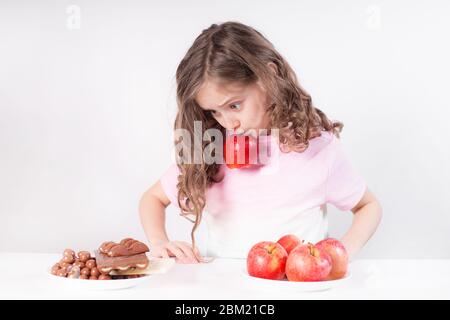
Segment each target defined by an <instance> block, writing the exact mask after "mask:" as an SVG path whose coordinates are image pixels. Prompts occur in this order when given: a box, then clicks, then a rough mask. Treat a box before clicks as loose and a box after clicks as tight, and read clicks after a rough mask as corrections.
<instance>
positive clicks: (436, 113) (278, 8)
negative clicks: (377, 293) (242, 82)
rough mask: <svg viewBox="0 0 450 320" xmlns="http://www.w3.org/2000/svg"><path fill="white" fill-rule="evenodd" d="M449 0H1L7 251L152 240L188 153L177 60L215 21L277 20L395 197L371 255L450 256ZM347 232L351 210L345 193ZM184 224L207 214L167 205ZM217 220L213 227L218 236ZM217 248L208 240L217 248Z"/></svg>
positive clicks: (305, 79)
mask: <svg viewBox="0 0 450 320" xmlns="http://www.w3.org/2000/svg"><path fill="white" fill-rule="evenodd" d="M449 9H450V4H449V3H448V2H447V1H433V2H425V1H392V2H388V1H375V0H373V1H339V2H337V1H331V0H330V1H314V2H312V1H285V2H283V4H282V3H281V2H274V1H236V0H232V1H231V0H229V1H226V2H219V1H217V2H213V1H195V2H193V1H167V0H165V1H159V2H156V1H121V2H119V1H87V0H86V1H80V0H71V1H57V0H53V1H31V0H29V1H4V0H0V108H1V109H0V251H22V252H59V251H61V250H63V249H64V248H66V247H72V248H74V249H89V248H95V247H97V246H98V245H99V244H100V243H101V242H102V241H106V240H119V239H120V238H122V237H125V236H133V237H136V238H138V239H142V240H144V239H145V237H144V234H143V231H142V229H141V226H140V223H139V219H138V211H137V207H138V201H139V198H140V197H141V195H142V193H143V192H144V191H145V189H147V188H148V187H149V186H150V185H151V184H152V183H153V182H154V181H155V180H156V179H158V178H159V177H160V175H161V174H162V172H163V171H164V170H165V169H166V168H167V167H168V166H169V165H170V163H171V161H172V154H171V152H172V146H171V144H170V142H171V140H172V139H171V129H172V121H173V118H174V115H175V110H176V101H175V78H174V77H175V70H176V67H177V65H178V63H179V62H180V60H181V58H182V57H183V55H184V53H185V52H186V50H187V49H188V47H189V46H190V45H191V44H192V42H193V40H194V39H195V37H196V36H197V35H198V34H199V33H200V32H201V31H202V30H203V29H205V28H207V27H208V26H209V25H210V24H212V23H220V22H225V21H228V20H234V21H240V22H243V23H246V24H249V25H251V26H253V27H254V28H256V29H258V30H259V31H261V32H262V33H263V34H264V35H265V36H266V37H267V38H268V39H269V40H270V41H271V42H272V43H273V44H274V45H275V47H276V48H277V49H278V50H279V52H280V53H281V54H282V55H283V56H284V57H285V58H286V59H287V61H288V62H289V63H290V64H291V66H292V67H293V68H294V70H295V71H296V73H297V76H298V78H299V80H300V82H301V83H302V85H303V87H304V88H305V89H306V90H307V91H309V93H310V94H311V95H312V98H313V102H314V103H315V105H316V106H318V107H319V108H321V109H322V110H323V111H324V112H325V113H326V114H327V115H329V116H330V117H331V118H332V119H338V120H341V121H343V122H344V124H345V128H344V131H343V134H342V141H343V144H344V146H345V148H346V150H347V152H348V154H349V155H350V156H351V158H352V159H353V162H354V164H355V166H356V167H357V168H358V169H359V170H360V171H361V172H362V174H363V175H364V177H365V178H366V180H367V183H368V185H369V188H370V189H371V190H372V191H373V192H374V193H375V195H376V196H377V197H378V198H379V199H380V201H381V203H382V206H383V208H384V217H383V221H382V223H381V225H380V227H379V229H378V231H377V233H376V234H375V236H374V237H373V238H372V239H371V241H370V242H369V243H368V244H367V246H366V247H365V248H364V249H363V251H362V252H361V253H360V257H371V258H394V257H397V258H450V233H449V231H450V210H449V209H450V207H449V203H448V200H447V199H448V196H449V194H450V187H449V185H450V184H449V181H450V174H449V149H450V148H449V138H450V134H449V125H448V123H449V122H448V119H449V107H450V103H449V102H450V98H449V96H448V88H447V87H448V77H449V74H450V63H449V62H448V57H449V56H450V46H449V42H448V40H446V38H447V36H448V30H450V21H449V19H448V17H449V16H450V10H449ZM329 213H330V214H329V216H330V228H331V229H330V230H331V235H332V236H335V237H339V236H342V235H343V233H344V232H345V231H346V229H347V228H348V227H349V226H350V223H351V218H352V214H351V212H339V211H338V210H337V209H335V208H333V207H329ZM167 216H168V220H167V224H168V231H169V235H170V237H171V238H172V239H177V240H189V232H190V228H191V225H190V223H189V222H188V221H186V220H185V219H183V218H181V217H178V216H177V211H176V210H175V209H174V207H169V208H168V210H167ZM205 230H206V226H205V225H204V224H203V225H202V226H201V228H200V233H199V235H198V238H199V241H200V247H201V248H204V243H205V240H206V232H205ZM202 250H203V249H202Z"/></svg>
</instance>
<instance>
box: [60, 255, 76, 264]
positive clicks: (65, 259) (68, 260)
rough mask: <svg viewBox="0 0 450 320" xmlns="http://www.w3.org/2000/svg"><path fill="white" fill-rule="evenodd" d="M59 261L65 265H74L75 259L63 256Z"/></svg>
mask: <svg viewBox="0 0 450 320" xmlns="http://www.w3.org/2000/svg"><path fill="white" fill-rule="evenodd" d="M61 261H63V262H66V263H74V261H75V258H74V257H73V256H64V257H63V258H62V259H61Z"/></svg>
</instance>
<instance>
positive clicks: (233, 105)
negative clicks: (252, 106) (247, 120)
mask: <svg viewBox="0 0 450 320" xmlns="http://www.w3.org/2000/svg"><path fill="white" fill-rule="evenodd" d="M236 106H237V107H236ZM230 108H231V109H233V110H240V109H241V104H240V103H233V104H232V105H230Z"/></svg>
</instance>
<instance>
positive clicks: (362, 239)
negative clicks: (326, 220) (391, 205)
mask: <svg viewBox="0 0 450 320" xmlns="http://www.w3.org/2000/svg"><path fill="white" fill-rule="evenodd" d="M352 212H353V214H354V215H353V222H352V225H351V227H350V229H349V230H348V231H347V233H346V234H345V235H344V236H343V237H342V239H341V241H342V243H343V244H344V246H345V248H346V249H347V252H348V254H349V258H350V260H352V259H353V257H354V256H355V255H356V254H357V253H358V251H359V250H361V248H362V247H363V246H364V245H365V244H366V242H367V241H368V240H369V239H370V238H371V237H372V235H373V234H374V232H375V230H376V229H377V227H378V224H379V223H380V221H381V217H382V208H381V205H380V203H379V202H378V200H377V199H376V198H375V196H374V195H373V194H372V193H371V192H370V191H369V190H368V189H366V192H365V193H364V195H363V197H362V198H361V200H360V201H359V203H358V204H357V205H356V206H355V207H354V208H353V209H352Z"/></svg>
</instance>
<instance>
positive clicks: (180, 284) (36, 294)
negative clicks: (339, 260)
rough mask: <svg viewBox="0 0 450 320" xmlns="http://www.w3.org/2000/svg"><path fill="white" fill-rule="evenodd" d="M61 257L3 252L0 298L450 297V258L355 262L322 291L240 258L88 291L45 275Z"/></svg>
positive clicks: (189, 266)
mask: <svg viewBox="0 0 450 320" xmlns="http://www.w3.org/2000/svg"><path fill="white" fill-rule="evenodd" d="M59 257H60V255H58V254H36V253H29V254H27V253H0V299H174V300H182V299H194V300H196V299H213V300H216V299H224V300H229V299H237V300H241V299H267V300H272V299H275V300H277V299H450V259H445V260H444V259H443V260H378V259H377V260H356V261H354V262H352V263H351V266H350V270H351V278H350V279H349V280H348V281H346V282H345V283H343V284H342V285H340V286H339V287H336V288H332V289H329V290H326V291H318V292H293V291H292V290H283V289H278V290H272V289H270V288H269V287H267V286H259V285H258V283H255V282H254V281H248V276H246V274H245V260H239V259H216V260H215V261H213V262H212V263H206V264H175V265H174V266H173V267H172V268H171V269H170V270H169V271H168V272H167V273H165V274H161V275H154V276H150V277H152V278H151V279H149V280H148V281H147V282H146V283H143V284H140V285H138V286H136V287H133V288H129V289H123V290H112V291H85V290H80V289H74V288H70V287H69V286H61V284H60V283H55V281H52V279H51V278H50V277H49V275H48V274H46V270H48V269H49V268H50V267H51V266H52V265H53V264H54V263H55V262H57V261H58V260H59ZM56 282H58V281H56ZM255 284H256V285H255Z"/></svg>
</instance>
